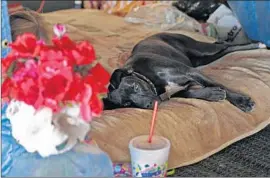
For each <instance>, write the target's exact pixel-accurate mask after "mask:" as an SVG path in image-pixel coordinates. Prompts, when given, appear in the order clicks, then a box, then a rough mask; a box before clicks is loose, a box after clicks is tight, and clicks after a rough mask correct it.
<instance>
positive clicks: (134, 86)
mask: <svg viewBox="0 0 270 178" xmlns="http://www.w3.org/2000/svg"><path fill="white" fill-rule="evenodd" d="M133 88H134V91H138V90H139V85H137V84H135V83H134V84H133Z"/></svg>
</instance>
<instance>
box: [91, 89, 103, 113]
mask: <svg viewBox="0 0 270 178" xmlns="http://www.w3.org/2000/svg"><path fill="white" fill-rule="evenodd" d="M89 106H90V107H91V111H92V113H93V114H92V115H93V116H94V117H95V116H100V114H101V112H102V111H103V102H102V101H101V100H100V98H99V97H98V95H97V94H93V95H92V97H91V99H90V102H89Z"/></svg>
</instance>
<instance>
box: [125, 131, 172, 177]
mask: <svg viewBox="0 0 270 178" xmlns="http://www.w3.org/2000/svg"><path fill="white" fill-rule="evenodd" d="M170 147H171V143H170V141H169V140H168V139H167V138H164V137H162V136H153V138H152V142H151V143H148V135H142V136H138V137H135V138H133V139H132V140H131V141H130V142H129V150H130V155H131V164H132V176H133V177H165V176H166V173H167V167H168V158H169V153H170Z"/></svg>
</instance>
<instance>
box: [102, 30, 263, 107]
mask: <svg viewBox="0 0 270 178" xmlns="http://www.w3.org/2000/svg"><path fill="white" fill-rule="evenodd" d="M259 46H260V44H247V45H242V46H233V45H230V44H227V43H223V42H217V43H204V42H199V41H196V40H194V39H192V38H190V37H187V36H184V35H181V34H172V33H159V34H156V35H153V36H150V37H148V38H146V39H144V40H142V41H141V42H139V43H138V44H137V45H136V46H135V47H134V48H133V51H132V53H131V56H130V57H129V58H128V60H127V62H126V63H125V65H124V66H123V68H120V69H116V70H115V71H114V72H113V74H112V76H111V79H110V85H109V92H108V96H107V98H105V99H103V102H104V109H105V110H106V109H114V108H121V107H137V108H145V109H152V108H153V105H154V101H158V102H161V101H164V100H168V99H169V98H170V97H183V98H196V99H203V100H207V101H213V102H217V101H222V100H224V99H226V100H228V101H229V102H230V103H231V104H233V105H234V106H236V107H237V108H239V109H241V110H242V111H244V112H249V111H251V110H252V109H253V108H254V105H255V103H254V101H252V99H251V98H250V97H249V96H246V95H244V94H241V93H238V92H235V91H232V90H230V89H228V88H226V87H225V86H223V85H222V84H219V83H217V82H215V81H213V80H212V79H210V78H208V77H207V76H205V75H203V74H202V73H201V72H200V71H199V70H198V69H197V67H199V66H204V65H207V64H209V63H211V62H213V61H215V60H217V59H219V58H220V57H222V56H224V55H225V54H228V53H230V52H234V51H240V50H250V49H257V48H259Z"/></svg>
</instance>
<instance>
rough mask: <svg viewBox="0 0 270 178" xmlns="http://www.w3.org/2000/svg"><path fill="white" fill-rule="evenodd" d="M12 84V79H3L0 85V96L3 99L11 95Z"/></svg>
mask: <svg viewBox="0 0 270 178" xmlns="http://www.w3.org/2000/svg"><path fill="white" fill-rule="evenodd" d="M13 87H14V85H13V82H12V80H11V79H10V78H9V77H8V78H6V79H5V80H4V82H3V83H2V86H1V96H2V98H4V99H5V100H8V99H9V96H10V95H11V90H12V89H13Z"/></svg>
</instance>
